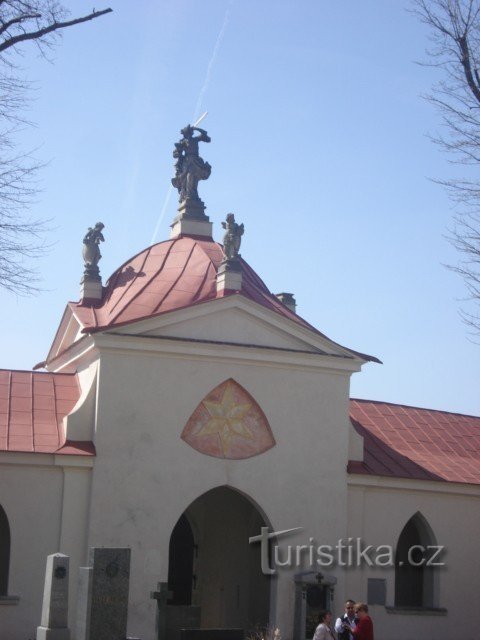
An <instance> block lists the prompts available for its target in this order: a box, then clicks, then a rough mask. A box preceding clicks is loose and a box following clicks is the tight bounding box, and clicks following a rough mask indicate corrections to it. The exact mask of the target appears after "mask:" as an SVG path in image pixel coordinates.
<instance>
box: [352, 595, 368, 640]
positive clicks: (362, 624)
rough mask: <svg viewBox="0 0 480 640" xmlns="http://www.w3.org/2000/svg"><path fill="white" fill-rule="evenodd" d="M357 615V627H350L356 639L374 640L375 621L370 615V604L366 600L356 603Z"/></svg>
mask: <svg viewBox="0 0 480 640" xmlns="http://www.w3.org/2000/svg"><path fill="white" fill-rule="evenodd" d="M355 615H356V616H357V618H358V623H357V625H356V627H355V629H351V628H350V633H351V634H352V635H353V638H354V640H374V638H373V622H372V619H371V618H370V616H369V615H368V606H367V605H366V604H365V603H364V602H357V603H356V604H355Z"/></svg>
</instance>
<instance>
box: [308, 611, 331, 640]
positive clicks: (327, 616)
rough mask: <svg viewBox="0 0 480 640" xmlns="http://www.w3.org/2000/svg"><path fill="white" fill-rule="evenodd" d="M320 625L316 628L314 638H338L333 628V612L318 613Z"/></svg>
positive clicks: (324, 639) (318, 639)
mask: <svg viewBox="0 0 480 640" xmlns="http://www.w3.org/2000/svg"><path fill="white" fill-rule="evenodd" d="M318 622H319V625H318V627H317V628H316V629H315V633H314V635H313V640H337V636H336V633H335V631H333V629H332V612H331V611H326V610H324V611H320V613H319V614H318Z"/></svg>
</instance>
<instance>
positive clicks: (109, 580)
mask: <svg viewBox="0 0 480 640" xmlns="http://www.w3.org/2000/svg"><path fill="white" fill-rule="evenodd" d="M90 565H91V566H90V567H81V568H80V572H79V584H78V605H77V625H76V640H125V638H126V637H127V613H128V587H129V578H130V549H105V548H99V547H94V548H91V549H90Z"/></svg>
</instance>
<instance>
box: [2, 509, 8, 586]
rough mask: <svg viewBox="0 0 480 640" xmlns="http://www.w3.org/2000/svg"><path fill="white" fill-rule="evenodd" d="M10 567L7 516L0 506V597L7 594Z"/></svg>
mask: <svg viewBox="0 0 480 640" xmlns="http://www.w3.org/2000/svg"><path fill="white" fill-rule="evenodd" d="M9 567H10V527H9V524H8V518H7V514H6V513H5V511H4V510H3V508H2V506H1V505H0V596H6V595H7V594H8V570H9Z"/></svg>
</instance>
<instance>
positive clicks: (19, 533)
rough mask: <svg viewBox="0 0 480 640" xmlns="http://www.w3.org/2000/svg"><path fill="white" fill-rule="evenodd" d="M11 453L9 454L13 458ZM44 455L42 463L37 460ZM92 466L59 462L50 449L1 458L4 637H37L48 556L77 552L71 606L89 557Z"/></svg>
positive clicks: (0, 618) (0, 613)
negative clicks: (6, 541)
mask: <svg viewBox="0 0 480 640" xmlns="http://www.w3.org/2000/svg"><path fill="white" fill-rule="evenodd" d="M7 456H8V458H7ZM39 458H40V459H41V463H40V464H38V463H37V464H36V461H37V460H39ZM89 472H90V471H89V469H85V468H65V469H64V468H63V467H61V466H55V462H54V457H53V456H50V455H44V456H43V455H42V456H38V455H35V456H33V455H31V454H15V453H13V454H12V453H9V454H4V455H3V456H2V460H0V504H1V505H2V507H3V509H4V511H5V513H6V515H7V518H8V521H9V525H10V543H11V544H10V571H9V585H8V595H9V596H18V601H17V602H15V601H12V600H8V599H4V600H2V599H0V630H1V634H0V637H1V638H2V640H29V639H30V638H32V639H33V638H34V637H35V634H36V627H37V626H38V625H39V624H40V617H41V609H42V597H43V587H44V579H45V566H46V560H47V556H48V555H50V554H52V553H57V552H60V553H64V554H66V555H69V556H70V557H71V560H70V562H71V575H70V607H71V608H72V607H73V604H74V600H75V597H76V582H77V576H76V568H75V569H74V567H78V564H79V562H80V561H81V560H82V561H83V548H84V545H85V527H86V517H85V516H86V513H85V506H86V503H87V487H88V483H89Z"/></svg>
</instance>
